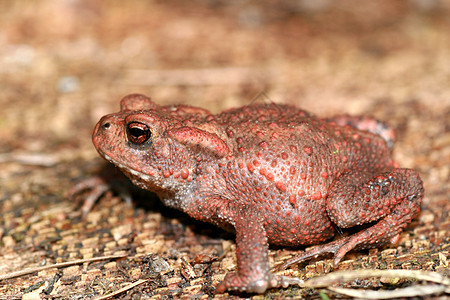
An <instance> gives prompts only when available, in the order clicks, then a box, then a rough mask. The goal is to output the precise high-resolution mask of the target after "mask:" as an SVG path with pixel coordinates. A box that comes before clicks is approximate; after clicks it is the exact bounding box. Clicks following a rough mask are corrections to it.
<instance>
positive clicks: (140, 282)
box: [94, 279, 148, 300]
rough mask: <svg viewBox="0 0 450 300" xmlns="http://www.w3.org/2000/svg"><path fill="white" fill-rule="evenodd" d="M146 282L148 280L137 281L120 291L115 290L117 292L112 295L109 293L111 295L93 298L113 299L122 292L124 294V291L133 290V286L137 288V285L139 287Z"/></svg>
mask: <svg viewBox="0 0 450 300" xmlns="http://www.w3.org/2000/svg"><path fill="white" fill-rule="evenodd" d="M147 281H148V279H139V280H138V281H136V282H133V283H131V284H129V285H127V286H125V287H123V288H121V289H119V290H117V291H115V292H113V293H111V294H108V295H104V296H100V297H98V298H94V300H104V299H109V298H111V297H114V296H117V295H119V294H121V293H123V292H126V291H128V290H131V289H132V288H134V287H135V286H138V285H140V284H143V283H144V282H147Z"/></svg>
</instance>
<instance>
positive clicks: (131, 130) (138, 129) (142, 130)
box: [127, 122, 152, 146]
mask: <svg viewBox="0 0 450 300" xmlns="http://www.w3.org/2000/svg"><path fill="white" fill-rule="evenodd" d="M127 136H128V140H129V141H130V142H131V143H133V144H135V145H137V146H140V145H142V144H144V143H145V142H147V141H148V140H149V139H150V137H151V136H152V132H151V131H150V128H149V127H148V126H147V125H145V124H143V123H139V122H131V123H129V124H128V125H127Z"/></svg>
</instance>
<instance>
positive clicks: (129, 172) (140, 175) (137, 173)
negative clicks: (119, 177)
mask: <svg viewBox="0 0 450 300" xmlns="http://www.w3.org/2000/svg"><path fill="white" fill-rule="evenodd" d="M100 154H101V155H102V156H103V157H104V159H106V160H107V161H109V162H110V163H112V164H113V165H115V166H117V167H118V168H119V169H120V170H121V171H122V172H123V173H124V174H125V175H127V176H128V177H129V178H130V179H131V180H132V181H134V180H136V179H137V178H139V179H140V180H143V181H146V182H151V181H152V178H153V174H146V173H143V172H140V171H137V170H134V169H132V168H130V167H129V166H127V165H124V164H122V163H120V162H118V161H117V160H115V159H113V158H112V157H111V156H109V155H108V154H105V153H100Z"/></svg>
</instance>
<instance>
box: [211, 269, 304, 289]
mask: <svg viewBox="0 0 450 300" xmlns="http://www.w3.org/2000/svg"><path fill="white" fill-rule="evenodd" d="M295 284H296V285H300V286H302V285H303V284H304V281H303V280H301V279H298V278H294V277H287V276H278V275H273V274H269V275H268V276H266V278H264V279H260V280H256V281H250V280H249V278H248V277H246V276H240V275H239V274H237V273H229V274H227V276H226V277H225V280H224V281H222V282H221V283H220V284H219V285H218V286H217V288H216V292H217V293H223V292H225V291H226V290H231V291H233V290H234V291H239V292H247V293H258V294H262V293H264V292H265V291H266V290H267V289H270V288H278V287H283V288H286V287H288V286H289V285H295Z"/></svg>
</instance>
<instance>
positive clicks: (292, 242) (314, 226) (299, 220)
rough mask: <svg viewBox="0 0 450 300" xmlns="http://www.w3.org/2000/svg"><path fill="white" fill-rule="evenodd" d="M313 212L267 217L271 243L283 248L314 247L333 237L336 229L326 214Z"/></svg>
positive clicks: (266, 227) (266, 221) (266, 222)
mask: <svg viewBox="0 0 450 300" xmlns="http://www.w3.org/2000/svg"><path fill="white" fill-rule="evenodd" d="M311 212H312V211H310V212H309V213H308V212H303V213H299V212H295V211H294V212H293V211H289V212H285V214H284V216H283V217H279V216H278V215H277V216H271V215H267V216H266V219H265V221H264V228H265V229H266V233H267V238H268V240H269V243H270V244H274V245H282V246H300V245H314V244H319V243H321V242H324V241H326V240H328V239H329V238H331V237H333V236H334V234H335V229H334V227H333V225H332V223H331V221H330V219H329V218H328V216H327V215H326V212H321V213H319V214H311ZM316 212H317V211H316ZM272 217H273V218H272Z"/></svg>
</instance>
